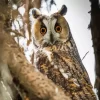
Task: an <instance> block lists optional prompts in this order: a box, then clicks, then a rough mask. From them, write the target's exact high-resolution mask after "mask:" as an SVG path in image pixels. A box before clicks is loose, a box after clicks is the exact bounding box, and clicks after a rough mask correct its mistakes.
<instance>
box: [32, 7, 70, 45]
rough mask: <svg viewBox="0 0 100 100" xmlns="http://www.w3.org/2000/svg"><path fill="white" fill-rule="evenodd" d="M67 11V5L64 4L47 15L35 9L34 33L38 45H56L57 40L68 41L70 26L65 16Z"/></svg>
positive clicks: (33, 12)
mask: <svg viewBox="0 0 100 100" xmlns="http://www.w3.org/2000/svg"><path fill="white" fill-rule="evenodd" d="M66 12H67V7H66V6H65V5H63V6H62V7H61V9H60V10H59V11H58V12H56V13H54V14H52V15H50V16H46V15H43V14H41V13H40V11H39V10H38V9H33V10H32V14H33V17H34V19H35V20H34V24H33V26H32V34H33V37H34V42H35V44H36V45H37V46H44V45H45V44H46V45H45V46H47V45H54V44H55V43H57V42H59V41H60V42H66V41H67V40H68V38H69V28H68V23H67V21H66V19H65V18H64V17H63V16H64V15H65V14H66Z"/></svg>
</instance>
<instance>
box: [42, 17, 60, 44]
mask: <svg viewBox="0 0 100 100" xmlns="http://www.w3.org/2000/svg"><path fill="white" fill-rule="evenodd" d="M43 24H44V26H45V27H46V30H47V31H46V32H45V34H44V36H43V43H47V44H54V43H55V42H56V41H58V40H59V37H60V32H61V26H60V25H58V24H57V19H56V18H54V17H53V16H48V17H46V18H45V19H43Z"/></svg>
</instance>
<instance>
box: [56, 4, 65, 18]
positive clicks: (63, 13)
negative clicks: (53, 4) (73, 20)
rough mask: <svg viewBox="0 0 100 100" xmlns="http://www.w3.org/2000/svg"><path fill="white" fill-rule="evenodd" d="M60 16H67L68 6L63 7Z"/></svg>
mask: <svg viewBox="0 0 100 100" xmlns="http://www.w3.org/2000/svg"><path fill="white" fill-rule="evenodd" d="M58 13H59V14H61V15H62V16H63V15H66V13H67V7H66V5H62V7H61V9H60V10H59V11H58Z"/></svg>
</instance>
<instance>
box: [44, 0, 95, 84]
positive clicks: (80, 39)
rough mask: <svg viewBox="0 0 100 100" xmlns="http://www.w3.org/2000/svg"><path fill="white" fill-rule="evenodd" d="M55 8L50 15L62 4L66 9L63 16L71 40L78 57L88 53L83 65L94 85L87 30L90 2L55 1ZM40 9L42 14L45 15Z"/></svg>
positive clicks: (79, 0)
mask: <svg viewBox="0 0 100 100" xmlns="http://www.w3.org/2000/svg"><path fill="white" fill-rule="evenodd" d="M55 2H56V4H57V7H55V6H53V7H52V9H51V13H54V12H55V11H57V10H58V9H60V8H61V6H62V5H63V4H65V5H66V6H67V7H68V12H67V14H66V15H65V17H66V20H67V21H68V22H69V25H70V28H71V32H72V35H73V38H74V40H75V42H76V45H77V48H78V51H79V54H80V57H81V58H83V57H84V55H85V54H86V53H87V52H88V51H89V53H88V54H87V56H86V57H85V58H84V60H83V64H84V66H85V68H86V70H87V71H88V73H89V76H90V79H91V82H92V84H94V80H95V74H94V66H95V60H94V53H93V48H92V40H91V32H90V30H89V29H88V25H89V23H90V14H89V13H88V12H89V11H90V2H89V0H55ZM45 9H46V8H43V9H42V13H47V11H46V10H45Z"/></svg>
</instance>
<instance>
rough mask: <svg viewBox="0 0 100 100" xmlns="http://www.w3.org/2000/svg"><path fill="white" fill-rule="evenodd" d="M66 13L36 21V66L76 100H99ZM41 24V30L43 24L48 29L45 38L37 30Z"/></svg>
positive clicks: (63, 10)
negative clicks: (57, 27)
mask: <svg viewBox="0 0 100 100" xmlns="http://www.w3.org/2000/svg"><path fill="white" fill-rule="evenodd" d="M66 10H67V9H66V7H65V6H63V7H62V9H61V10H60V11H58V12H57V13H54V14H52V15H51V16H50V17H48V16H42V15H40V17H39V16H38V17H37V18H36V21H35V24H34V30H33V33H34V44H35V46H36V49H37V51H36V52H35V53H34V64H35V66H36V68H38V69H39V71H40V72H41V73H43V74H44V75H46V76H47V77H48V78H49V79H51V80H52V81H53V82H54V83H55V84H56V85H58V86H59V87H61V88H62V89H63V90H64V91H65V93H66V95H68V96H70V97H71V99H72V100H96V96H95V94H94V92H93V90H92V85H91V82H90V79H89V76H88V73H87V71H86V70H85V68H84V66H83V64H82V61H81V59H80V57H79V54H78V51H77V48H76V45H75V42H74V40H73V38H72V35H71V32H70V29H69V26H68V23H67V21H66V20H65V18H64V17H63V16H62V14H63V12H64V14H65V12H66ZM60 12H61V13H60ZM33 16H34V15H33ZM40 19H41V20H40ZM51 19H52V20H51ZM56 19H57V20H56ZM37 24H38V25H40V26H38V27H40V28H41V25H42V24H43V25H44V27H47V28H46V32H45V34H40V32H39V31H40V28H39V29H38V28H37V29H36V26H35V25H37ZM53 24H54V28H53ZM56 24H59V25H56ZM51 25H52V26H51ZM56 26H60V27H61V28H62V30H60V29H59V30H60V31H59V30H57V31H58V32H57V31H56V29H55V27H56ZM48 27H50V28H48ZM48 29H49V31H48ZM47 34H48V35H47ZM37 36H40V37H37Z"/></svg>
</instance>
